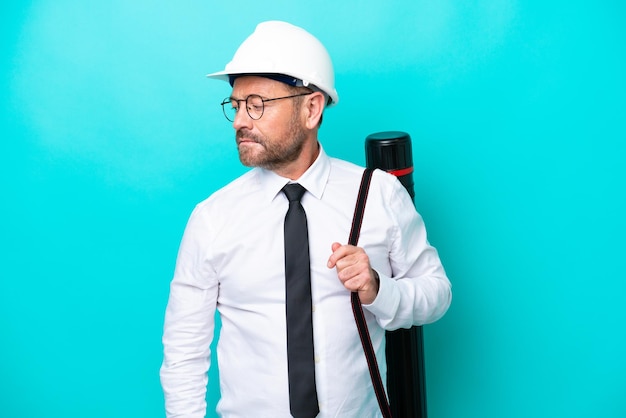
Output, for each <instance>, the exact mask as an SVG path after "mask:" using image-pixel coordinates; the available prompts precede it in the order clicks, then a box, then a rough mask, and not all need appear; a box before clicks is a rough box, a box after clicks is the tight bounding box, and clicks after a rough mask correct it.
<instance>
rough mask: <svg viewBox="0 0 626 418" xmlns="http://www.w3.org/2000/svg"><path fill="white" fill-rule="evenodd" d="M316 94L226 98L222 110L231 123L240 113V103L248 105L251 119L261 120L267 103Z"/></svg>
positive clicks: (254, 95) (255, 95) (252, 95)
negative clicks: (267, 97) (270, 97)
mask: <svg viewBox="0 0 626 418" xmlns="http://www.w3.org/2000/svg"><path fill="white" fill-rule="evenodd" d="M313 93H314V92H312V91H310V92H307V93H300V94H294V95H291V96H284V97H275V98H273V99H264V98H262V97H261V96H259V95H258V94H251V95H250V96H248V97H246V98H245V99H234V98H232V97H227V98H225V99H224V100H223V101H222V103H221V105H222V110H223V111H224V116H226V119H228V120H229V121H231V122H234V121H235V117H236V116H237V112H238V111H239V107H240V106H239V102H245V103H246V111H247V112H248V116H250V118H251V119H254V120H259V119H261V116H263V111H264V110H265V103H266V102H273V101H274V100H282V99H292V98H294V97H300V96H308V95H309V94H313Z"/></svg>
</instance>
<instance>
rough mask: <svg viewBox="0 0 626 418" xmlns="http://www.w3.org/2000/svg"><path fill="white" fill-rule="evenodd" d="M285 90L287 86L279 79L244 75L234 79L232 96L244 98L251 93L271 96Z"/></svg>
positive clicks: (283, 92)
mask: <svg viewBox="0 0 626 418" xmlns="http://www.w3.org/2000/svg"><path fill="white" fill-rule="evenodd" d="M287 92H288V88H287V86H286V85H285V84H284V83H281V82H280V81H276V80H272V79H269V78H265V77H258V76H244V77H237V78H236V79H235V82H234V83H233V92H232V97H236V98H245V97H247V96H249V95H251V94H258V95H259V96H264V97H272V96H274V95H275V94H285V93H287Z"/></svg>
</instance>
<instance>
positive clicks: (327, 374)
mask: <svg viewBox="0 0 626 418" xmlns="http://www.w3.org/2000/svg"><path fill="white" fill-rule="evenodd" d="M209 77H212V78H218V79H224V80H228V81H229V82H230V83H231V85H232V88H233V89H232V93H231V95H230V97H229V98H227V99H226V100H225V101H224V102H223V104H222V105H223V108H224V113H225V115H226V117H227V118H228V119H229V120H230V121H232V122H233V127H234V129H235V132H236V135H235V136H236V142H237V148H238V152H239V158H240V160H241V162H242V163H243V164H244V165H246V166H249V167H254V168H253V169H252V170H250V171H249V172H247V173H246V174H244V175H242V176H241V177H240V178H238V179H236V180H234V181H233V182H231V183H230V184H228V185H227V186H225V187H224V188H222V189H221V190H219V191H217V192H215V193H214V194H213V195H212V196H210V197H209V198H208V199H207V200H205V201H204V202H202V203H200V204H199V205H198V206H197V207H196V208H195V210H194V211H193V213H192V215H191V217H190V219H189V223H188V225H187V227H186V230H185V234H184V237H183V239H182V243H181V246H180V250H179V254H178V260H177V264H176V270H175V273H174V278H173V280H172V283H171V293H170V299H169V302H168V306H167V311H166V317H165V327H164V335H163V343H164V348H165V349H164V360H163V365H162V368H161V382H162V385H163V389H164V393H165V400H166V410H167V415H168V416H169V417H203V416H205V412H206V411H205V409H206V403H205V394H206V385H207V370H208V368H209V359H210V352H209V345H210V344H211V342H212V339H213V333H214V314H215V310H216V309H217V311H218V312H219V314H220V318H221V322H222V328H221V331H220V336H219V341H218V345H217V358H218V366H219V371H220V389H221V395H222V397H221V399H220V401H219V403H218V406H217V412H218V414H219V415H220V416H224V417H253V418H258V417H267V418H280V417H289V416H292V415H293V416H296V417H297V418H300V416H304V417H314V416H319V417H359V418H360V417H377V416H380V412H379V407H378V404H377V401H376V398H375V396H374V392H373V388H372V384H371V381H370V376H369V372H368V368H367V363H366V360H365V357H364V354H363V349H362V347H361V343H360V340H359V336H358V332H357V328H356V325H355V322H354V318H353V314H352V310H351V305H350V292H353V291H355V292H358V294H359V297H360V301H361V303H362V305H363V308H364V311H365V315H366V320H367V324H368V329H369V333H370V336H371V339H372V344H373V346H374V349H375V352H376V356H377V360H378V363H379V366H380V369H381V374H382V376H383V381H384V380H385V375H386V364H385V338H384V335H385V330H393V329H397V328H401V327H404V328H408V327H411V326H413V325H421V324H425V323H429V322H433V321H435V320H437V319H439V318H440V317H441V316H442V315H443V314H444V313H445V312H446V310H447V309H448V306H449V304H450V300H451V292H450V283H449V281H448V279H447V277H446V275H445V272H444V269H443V267H442V265H441V263H440V260H439V257H438V255H437V252H436V250H435V249H434V248H433V247H432V246H430V245H429V244H428V241H427V239H426V231H425V228H424V224H423V222H422V220H421V218H420V216H419V215H418V214H417V213H416V212H415V209H414V206H413V202H412V201H411V198H410V197H409V195H408V193H407V192H406V190H405V189H404V188H403V187H402V185H401V184H400V182H399V181H398V180H397V179H396V178H395V177H394V176H392V175H390V174H387V173H384V172H382V171H380V170H377V171H375V172H374V175H373V178H372V183H371V186H370V191H369V197H368V202H367V206H366V209H365V214H364V219H363V226H362V229H361V237H360V241H359V246H358V247H355V246H349V245H346V242H347V239H348V235H349V232H350V227H351V221H352V215H353V211H354V207H355V202H356V197H357V192H358V188H359V183H360V180H361V175H362V172H363V169H362V168H360V167H358V166H356V165H353V164H351V163H348V162H345V161H340V160H337V159H333V158H330V157H328V156H327V155H326V153H325V152H324V150H323V148H322V146H321V144H320V143H319V142H318V130H319V128H320V124H321V121H322V114H323V112H324V110H325V108H326V107H328V106H332V105H335V104H336V103H337V101H338V95H337V92H336V90H335V87H334V73H333V68H332V64H331V61H330V57H329V56H328V53H327V51H326V49H325V48H324V47H323V45H322V44H321V43H320V42H319V41H318V40H317V39H316V38H314V37H313V36H312V35H310V34H309V33H307V32H306V31H304V30H303V29H301V28H298V27H295V26H292V25H290V24H287V23H284V22H275V21H273V22H264V23H262V24H260V25H258V26H257V28H256V30H255V32H254V33H253V34H252V35H250V36H249V37H248V38H247V39H246V40H245V41H244V43H243V44H242V45H241V46H240V47H239V49H238V50H237V52H236V53H235V56H234V57H233V60H232V61H231V62H230V63H229V64H227V65H226V68H225V70H224V71H220V72H218V73H214V74H210V75H209ZM293 183H297V184H299V185H301V186H303V187H304V189H302V188H300V186H293ZM288 185H291V186H288ZM283 188H285V190H284V191H283ZM291 188H299V189H300V190H302V192H301V193H304V194H303V195H302V196H301V197H300V198H299V202H298V201H297V200H298V198H295V199H294V198H292V197H287V196H289V193H288V191H287V190H288V189H291ZM290 201H291V202H290ZM292 204H293V205H294V207H300V208H303V209H304V214H305V217H306V223H307V224H306V225H308V227H307V226H305V230H304V233H297V234H296V235H297V236H298V237H302V236H307V231H308V244H305V245H308V248H309V260H308V263H309V266H307V267H306V274H305V275H306V276H307V279H306V280H309V277H308V276H309V273H310V284H308V281H307V282H306V283H307V284H306V286H304V287H306V288H307V291H308V292H309V296H307V297H306V300H305V301H304V302H302V303H300V304H301V305H303V306H300V307H303V308H304V309H303V311H302V312H304V313H300V314H298V315H299V317H298V318H299V319H302V318H305V317H310V319H309V320H308V327H309V329H312V341H311V342H312V343H313V345H312V347H311V348H310V350H311V351H310V354H306V355H301V357H305V360H306V361H307V362H308V361H309V360H310V366H309V365H308V364H307V365H306V366H302V367H301V366H300V365H299V363H298V364H297V363H296V361H295V360H292V358H294V357H292V356H295V355H298V354H302V353H303V352H305V351H307V350H309V348H308V346H307V341H306V340H307V338H304V337H303V338H300V337H298V338H297V339H296V340H295V341H294V340H293V335H295V331H292V328H290V327H292V325H288V323H289V324H291V322H290V321H292V319H288V318H287V316H288V315H289V314H290V312H289V311H294V310H295V309H296V308H293V307H289V303H290V302H289V298H290V297H291V296H289V295H288V294H289V292H290V290H289V289H291V287H290V286H291V285H288V284H286V281H287V282H288V281H289V280H290V277H291V276H292V274H291V273H290V272H289V270H290V269H292V268H293V267H290V262H291V261H293V260H292V258H296V257H299V255H300V254H301V253H306V250H304V251H300V250H295V248H296V244H292V243H291V241H290V242H289V243H286V240H287V239H288V238H287V229H288V228H290V227H288V226H287V223H288V220H287V218H289V216H290V215H287V216H286V214H287V213H288V211H289V212H291V210H292V209H291V206H292ZM300 205H301V206H300ZM294 210H295V209H294ZM300 212H302V211H301V210H300ZM299 216H301V215H299ZM289 239H291V238H289ZM298 245H299V244H298ZM289 251H292V253H291V254H293V252H294V251H295V253H296V254H295V255H291V254H290V253H289ZM296 264H297V265H296V268H298V267H299V266H300V265H301V264H303V263H300V262H298V263H296ZM298 283H302V282H301V281H299V282H298ZM301 300H304V299H301ZM286 305H287V306H286ZM286 311H287V313H286ZM303 322H306V321H303ZM298 332H299V331H298ZM309 332H310V331H309ZM289 338H291V339H289ZM296 344H297V345H298V349H297V350H294V346H295V345H296ZM300 347H303V348H300ZM294 351H297V352H296V353H294ZM305 368H310V370H311V373H310V375H308V377H303V376H305V375H306V373H308V372H306V373H304V372H303V373H302V374H300V375H299V376H298V377H293V375H292V373H299V372H301V369H302V370H304V369H305ZM309 380H312V382H311V384H309ZM305 381H306V382H305ZM209 383H210V384H211V385H215V384H216V383H215V382H209ZM304 386H306V389H302V388H303V387H304ZM301 389H302V390H304V391H305V393H306V395H304V397H303V398H301V400H296V399H295V396H296V393H295V392H297V391H298V390H301ZM304 404H307V405H309V406H310V408H309V407H306V408H305V407H304V406H303V405H304ZM307 408H309V409H308V410H307V411H303V412H300V411H299V409H307Z"/></svg>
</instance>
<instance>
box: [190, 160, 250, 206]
mask: <svg viewBox="0 0 626 418" xmlns="http://www.w3.org/2000/svg"><path fill="white" fill-rule="evenodd" d="M258 183H259V178H258V170H257V169H252V170H250V171H247V172H246V173H244V174H242V175H241V176H239V177H237V178H236V179H234V180H232V181H231V182H230V183H228V184H226V185H225V186H222V187H221V188H220V189H218V190H216V191H215V192H213V193H212V194H211V195H210V196H208V197H207V198H206V199H204V200H203V201H201V202H200V203H198V204H197V205H196V208H195V211H211V210H214V209H215V208H216V207H218V208H219V207H221V208H225V209H227V208H228V207H229V206H231V205H234V204H236V203H238V202H241V201H242V200H245V199H246V198H249V197H250V195H254V192H255V191H258V189H259V187H258Z"/></svg>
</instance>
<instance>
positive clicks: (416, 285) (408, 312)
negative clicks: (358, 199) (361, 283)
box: [363, 180, 452, 330]
mask: <svg viewBox="0 0 626 418" xmlns="http://www.w3.org/2000/svg"><path fill="white" fill-rule="evenodd" d="M383 201H384V202H386V204H385V208H384V210H385V212H386V216H387V219H389V220H390V221H391V222H392V226H391V228H390V229H391V231H392V234H390V242H389V264H390V266H391V274H390V275H385V274H382V273H381V272H380V271H378V273H379V276H380V285H379V291H378V295H377V297H376V299H375V300H374V302H372V303H371V304H369V305H363V307H364V308H365V309H367V310H368V311H370V312H371V313H373V314H374V316H375V317H376V320H377V322H378V324H379V325H380V326H381V327H382V328H384V329H386V330H395V329H398V328H410V327H411V326H414V325H424V324H428V323H431V322H434V321H436V320H438V319H439V318H441V317H442V316H443V315H444V314H445V312H446V311H447V310H448V307H449V306H450V302H451V300H452V292H451V284H450V281H449V280H448V277H447V276H446V273H445V270H444V268H443V265H442V264H441V260H440V259H439V255H438V253H437V250H436V249H435V248H434V247H433V246H432V245H430V244H429V242H428V239H427V236H426V227H425V225H424V222H423V219H422V217H421V216H420V215H419V214H418V213H417V212H416V210H415V206H414V204H413V202H412V200H411V198H410V196H409V194H408V193H407V192H406V190H405V189H404V187H403V186H402V185H401V183H400V182H399V181H398V180H395V181H394V182H393V186H392V187H391V191H390V194H389V196H388V197H387V198H386V199H384V200H383ZM373 268H374V269H376V266H373Z"/></svg>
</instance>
